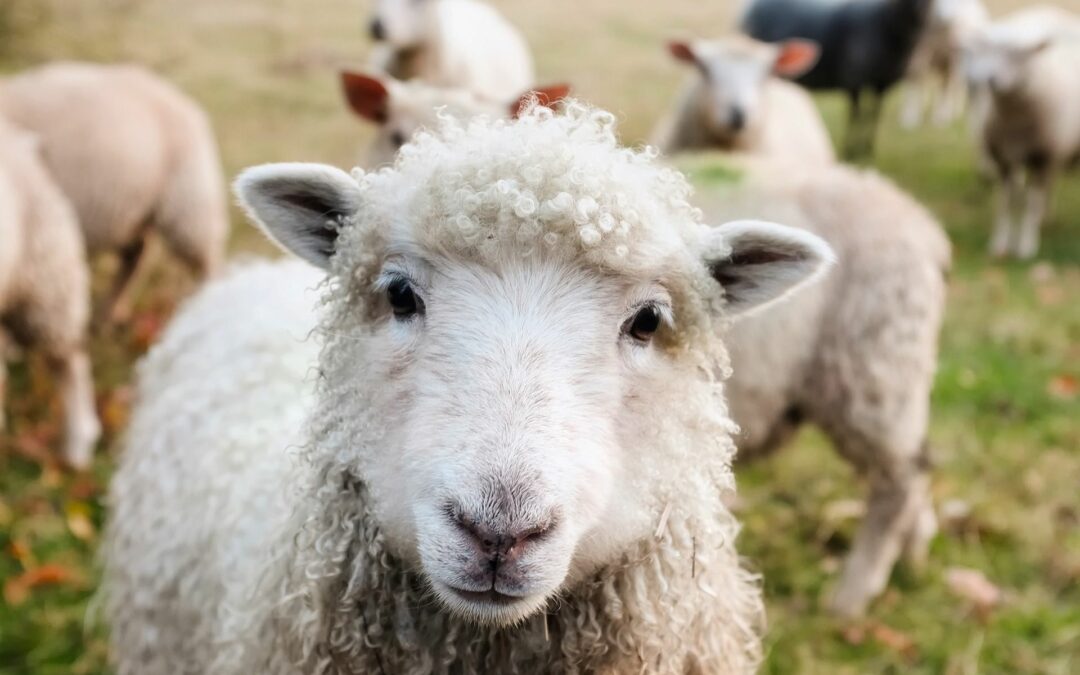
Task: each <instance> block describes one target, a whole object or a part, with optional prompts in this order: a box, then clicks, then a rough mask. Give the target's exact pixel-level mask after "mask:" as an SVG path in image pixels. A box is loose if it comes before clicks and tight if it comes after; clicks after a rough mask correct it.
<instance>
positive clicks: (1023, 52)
mask: <svg viewBox="0 0 1080 675" xmlns="http://www.w3.org/2000/svg"><path fill="white" fill-rule="evenodd" d="M973 54H974V56H973V57H972V67H971V76H972V78H973V81H974V83H975V86H977V87H978V88H979V89H980V90H981V91H982V92H984V93H983V97H984V98H985V100H986V108H985V110H984V111H983V114H982V119H981V120H980V122H981V128H980V135H981V140H982V151H983V153H984V155H985V156H986V157H987V158H989V160H990V162H991V163H992V165H993V167H994V170H995V173H996V176H997V179H998V200H997V209H996V216H995V225H994V233H993V236H992V237H991V241H990V252H991V253H992V254H993V255H996V256H1004V255H1009V254H1011V255H1014V256H1016V257H1019V258H1030V257H1032V256H1034V255H1035V254H1036V252H1037V251H1038V247H1039V228H1040V227H1041V225H1042V221H1043V220H1044V218H1045V215H1046V211H1047V208H1048V204H1049V200H1050V193H1051V190H1052V188H1053V184H1054V182H1055V180H1056V178H1057V176H1058V175H1059V174H1060V173H1062V172H1063V171H1065V170H1067V169H1068V168H1069V167H1071V166H1073V165H1074V164H1075V163H1076V161H1077V159H1078V158H1080V19H1078V18H1077V17H1075V16H1073V15H1070V14H1069V13H1067V12H1064V11H1063V10H1060V9H1057V8H1050V7H1033V8H1030V9H1027V10H1022V11H1019V12H1016V13H1015V14H1013V15H1010V16H1008V17H1005V18H1003V19H1002V20H1000V21H998V22H995V23H993V24H990V25H989V26H988V27H986V28H985V29H984V31H983V32H982V33H980V35H979V36H978V38H977V41H976V44H975V45H974V47H973ZM1022 202H1023V203H1022ZM1020 209H1022V213H1021V214H1020V216H1019V218H1017V217H1016V214H1015V213H1014V212H1015V211H1017V210H1020Z"/></svg>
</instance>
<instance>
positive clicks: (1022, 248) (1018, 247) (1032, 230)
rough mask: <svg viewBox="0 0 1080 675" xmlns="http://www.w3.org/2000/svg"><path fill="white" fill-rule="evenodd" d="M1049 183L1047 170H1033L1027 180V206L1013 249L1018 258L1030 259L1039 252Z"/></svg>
mask: <svg viewBox="0 0 1080 675" xmlns="http://www.w3.org/2000/svg"><path fill="white" fill-rule="evenodd" d="M1051 183H1052V173H1051V172H1050V171H1049V170H1033V171H1032V172H1031V175H1030V177H1029V178H1028V186H1027V205H1026V207H1025V208H1024V217H1023V220H1022V221H1021V222H1020V231H1019V232H1018V233H1017V239H1016V242H1015V245H1014V247H1013V253H1014V254H1015V255H1016V257H1018V258H1021V259H1025V260H1026V259H1029V258H1032V257H1034V256H1035V254H1036V253H1037V252H1038V250H1039V228H1040V227H1042V222H1043V219H1044V218H1045V217H1046V208H1047V205H1048V204H1049V203H1050V185H1051Z"/></svg>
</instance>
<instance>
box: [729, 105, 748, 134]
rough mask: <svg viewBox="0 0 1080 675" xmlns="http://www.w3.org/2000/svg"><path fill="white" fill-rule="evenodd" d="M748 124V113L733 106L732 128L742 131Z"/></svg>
mask: <svg viewBox="0 0 1080 675" xmlns="http://www.w3.org/2000/svg"><path fill="white" fill-rule="evenodd" d="M744 126H746V113H744V112H743V110H742V108H732V110H731V128H732V129H733V130H735V131H741V130H742V128H743V127H744Z"/></svg>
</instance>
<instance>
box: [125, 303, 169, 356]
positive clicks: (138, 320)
mask: <svg viewBox="0 0 1080 675" xmlns="http://www.w3.org/2000/svg"><path fill="white" fill-rule="evenodd" d="M163 328H165V318H164V315H163V314H159V313H157V312H142V313H141V314H139V315H137V316H136V317H135V319H134V320H133V321H132V322H131V341H132V343H134V345H135V347H136V348H137V349H138V350H139V351H140V352H145V351H146V350H147V349H149V348H150V345H152V344H154V342H156V341H157V338H158V335H161V331H162V329H163Z"/></svg>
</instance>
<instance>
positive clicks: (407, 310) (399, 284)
mask: <svg viewBox="0 0 1080 675" xmlns="http://www.w3.org/2000/svg"><path fill="white" fill-rule="evenodd" d="M386 299H387V301H389V302H390V307H391V308H392V309H393V310H394V316H396V317H398V318H399V319H407V318H409V317H411V316H413V315H415V314H417V313H419V312H420V308H421V307H422V304H421V302H420V299H419V298H417V297H416V293H414V292H413V288H412V285H411V284H410V283H409V281H408V280H407V279H401V278H398V279H394V281H392V282H390V285H389V286H387V287H386Z"/></svg>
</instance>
